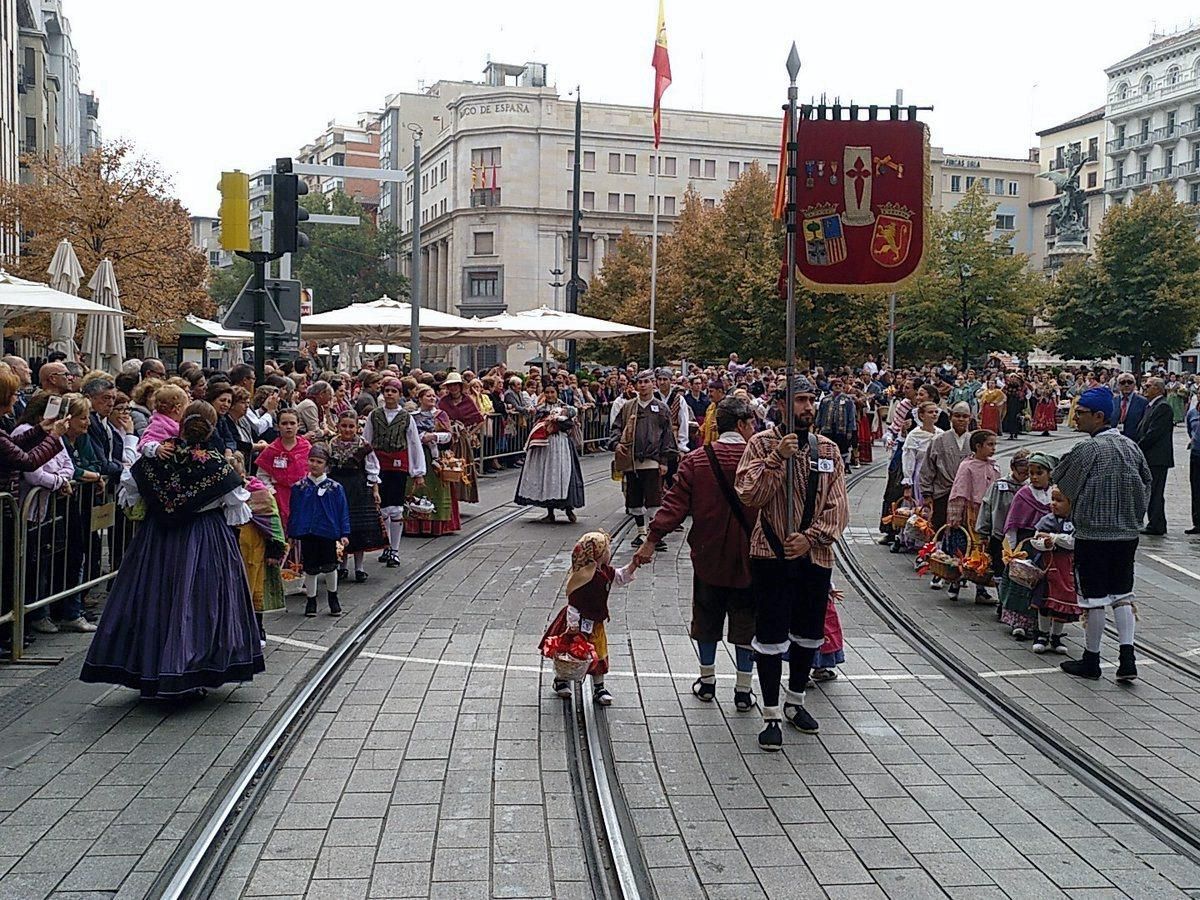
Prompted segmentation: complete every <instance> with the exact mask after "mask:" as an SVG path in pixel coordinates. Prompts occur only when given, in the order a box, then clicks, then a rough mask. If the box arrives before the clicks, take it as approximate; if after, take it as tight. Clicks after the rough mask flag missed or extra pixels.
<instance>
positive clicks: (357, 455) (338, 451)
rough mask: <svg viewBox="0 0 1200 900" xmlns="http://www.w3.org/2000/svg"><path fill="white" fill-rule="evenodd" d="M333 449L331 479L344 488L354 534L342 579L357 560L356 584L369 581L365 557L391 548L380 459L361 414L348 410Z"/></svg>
mask: <svg viewBox="0 0 1200 900" xmlns="http://www.w3.org/2000/svg"><path fill="white" fill-rule="evenodd" d="M326 447H327V449H328V450H329V468H328V472H329V477H330V478H332V479H333V480H334V481H336V482H337V483H338V484H340V485H341V486H342V490H343V492H344V493H345V495H346V503H347V504H348V505H349V507H350V534H349V535H348V537H349V540H348V541H347V543H346V554H345V557H344V558H343V560H342V565H341V566H340V567H339V568H338V578H349V577H350V567H349V566H348V565H347V564H348V563H349V561H350V559H351V557H353V559H354V581H355V583H356V584H362V583H363V582H364V581H366V580H367V570H366V567H365V566H364V565H363V558H364V556H365V555H366V554H367V553H368V552H373V551H375V550H382V549H384V548H388V547H389V546H390V545H389V543H388V536H387V533H386V532H385V531H384V527H383V520H382V518H381V517H380V512H379V501H380V497H379V481H380V478H379V458H378V457H377V456H376V455H375V454H374V453H373V452H372V447H371V445H370V444H368V443H367V442H366V440H364V439H363V438H362V437H360V436H359V433H358V415H357V414H356V413H355V412H354V410H353V409H351V408H350V407H347V408H346V409H344V410H343V411H342V413H341V415H340V416H338V422H337V434H335V435H334V436H333V437H331V438H330V439H329V441H328V442H327V443H326Z"/></svg>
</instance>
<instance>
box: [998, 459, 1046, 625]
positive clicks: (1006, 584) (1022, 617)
mask: <svg viewBox="0 0 1200 900" xmlns="http://www.w3.org/2000/svg"><path fill="white" fill-rule="evenodd" d="M1057 464H1058V460H1057V459H1055V458H1054V457H1053V456H1050V455H1049V454H1046V453H1034V454H1033V455H1032V456H1030V457H1029V484H1027V485H1025V486H1024V487H1023V488H1021V489H1020V490H1019V491H1017V495H1016V496H1015V497H1013V503H1012V507H1011V508H1010V509H1009V511H1008V519H1007V520H1006V521H1005V523H1004V542H1005V544H1006V545H1007V546H1006V547H1005V554H1006V557H1011V555H1012V554H1014V553H1018V552H1019V553H1024V554H1025V555H1026V556H1027V557H1028V556H1032V555H1033V554H1031V553H1030V552H1029V550H1028V548H1027V547H1025V546H1019V545H1020V544H1021V542H1022V541H1024V540H1026V539H1027V538H1031V537H1033V535H1034V534H1035V533H1036V530H1037V524H1038V522H1039V521H1041V519H1042V517H1043V516H1044V515H1046V514H1047V513H1049V512H1050V473H1051V472H1053V471H1054V467H1055V466H1056V465H1057ZM1032 599H1033V591H1032V589H1030V588H1027V587H1025V586H1024V585H1020V584H1017V583H1016V582H1015V581H1013V580H1012V579H1010V578H1009V577H1008V576H1007V574H1006V575H1005V576H1004V578H1003V579H1001V581H1000V605H1001V608H1002V610H1003V611H1002V612H1001V613H1000V621H1001V622H1003V623H1004V624H1005V625H1007V626H1008V627H1009V628H1010V629H1011V633H1012V636H1013V637H1014V638H1016V639H1017V640H1018V641H1023V640H1025V639H1026V638H1028V637H1029V634H1030V632H1032V631H1034V629H1035V628H1036V627H1037V613H1036V611H1035V610H1033V609H1032V608H1031V606H1030V602H1031V601H1032Z"/></svg>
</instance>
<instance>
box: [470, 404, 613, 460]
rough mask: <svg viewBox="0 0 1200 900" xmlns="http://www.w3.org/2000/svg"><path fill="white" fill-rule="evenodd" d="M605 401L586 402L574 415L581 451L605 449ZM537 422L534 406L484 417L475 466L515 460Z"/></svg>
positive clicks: (523, 448)
mask: <svg viewBox="0 0 1200 900" xmlns="http://www.w3.org/2000/svg"><path fill="white" fill-rule="evenodd" d="M611 409H612V407H611V405H610V404H608V403H603V404H598V405H594V406H585V407H583V408H582V409H580V410H579V414H578V416H577V418H576V426H577V430H578V444H577V445H578V446H579V447H580V449H581V451H582V452H583V453H594V452H596V451H598V450H602V449H604V445H605V444H607V443H608V439H609V423H608V419H609V413H610V411H611ZM536 424H537V416H536V415H535V414H534V412H533V410H528V411H518V412H513V413H507V412H505V413H493V414H492V415H490V416H485V417H484V423H483V428H482V429H481V430H480V450H479V452H478V453H477V454H476V456H475V462H476V465H477V467H478V468H479V469H480V471H481V472H482V467H483V464H484V463H488V462H496V463H500V464H501V465H503V464H505V463H511V462H515V461H516V460H517V459H519V458H520V457H521V456H523V455H524V453H525V444H526V443H527V442H528V440H529V432H530V431H531V430H532V428H533V426H534V425H536Z"/></svg>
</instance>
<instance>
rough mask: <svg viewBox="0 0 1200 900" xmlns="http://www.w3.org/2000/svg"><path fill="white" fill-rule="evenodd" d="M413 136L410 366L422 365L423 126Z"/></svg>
mask: <svg viewBox="0 0 1200 900" xmlns="http://www.w3.org/2000/svg"><path fill="white" fill-rule="evenodd" d="M408 130H409V131H411V132H412V136H413V178H412V187H413V200H412V217H413V221H412V266H411V269H412V275H411V277H410V278H409V298H408V300H409V305H410V306H411V307H412V326H411V334H410V335H409V343H408V346H409V349H410V351H411V352H410V353H409V355H408V364H409V367H410V368H413V369H415V368H417V367H418V366H420V365H421V287H422V285H421V135H422V131H421V126H420V125H416V124H411V123H410V124H409V126H408Z"/></svg>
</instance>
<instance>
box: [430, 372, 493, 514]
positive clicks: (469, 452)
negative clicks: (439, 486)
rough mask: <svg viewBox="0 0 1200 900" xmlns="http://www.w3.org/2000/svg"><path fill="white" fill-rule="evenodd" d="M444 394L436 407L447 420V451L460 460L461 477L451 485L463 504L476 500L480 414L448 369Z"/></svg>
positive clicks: (461, 379) (477, 491) (459, 377)
mask: <svg viewBox="0 0 1200 900" xmlns="http://www.w3.org/2000/svg"><path fill="white" fill-rule="evenodd" d="M442 385H443V386H444V387H445V388H446V393H445V395H444V396H443V397H442V398H441V399H440V400H438V404H437V405H438V409H440V410H441V411H442V412H444V413H445V414H446V417H447V418H448V419H449V420H450V427H451V440H450V447H449V450H450V452H451V453H452V454H454V455H455V456H457V457H458V458H459V459H461V460H462V461H463V472H464V477H463V480H462V481H459V482H456V483H455V484H454V485H452V486H451V490H452V491H453V492H454V497H455V500H456V501H458V502H462V503H478V502H479V483H478V482H477V481H476V480H475V450H476V449H477V448H478V447H479V432H480V431H481V430H482V428H483V413H481V412H480V411H479V406H478V405H477V404H476V403H475V401H474V400H472V399H471V397H470V396H469V395H468V394H467V393H466V391H465V390H464V387H465V385H464V382H463V377H462V375H461V374H460V373H458V372H451V373H450V374H449V375H447V376H446V380H445V381H443V382H442Z"/></svg>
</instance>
